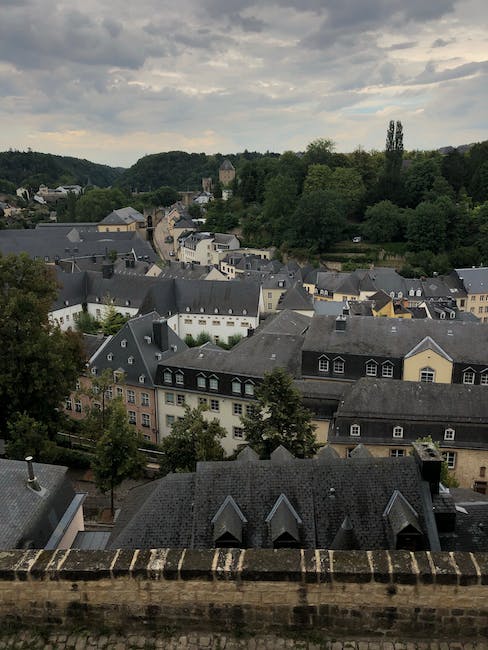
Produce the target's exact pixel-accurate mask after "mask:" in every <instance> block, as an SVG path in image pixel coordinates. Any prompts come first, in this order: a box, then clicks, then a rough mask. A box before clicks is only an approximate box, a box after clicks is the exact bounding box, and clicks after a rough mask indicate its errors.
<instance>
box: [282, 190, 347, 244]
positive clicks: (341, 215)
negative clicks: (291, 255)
mask: <svg viewBox="0 0 488 650" xmlns="http://www.w3.org/2000/svg"><path fill="white" fill-rule="evenodd" d="M346 225H347V224H346V218H345V205H344V199H343V197H342V196H340V195H339V194H338V193H337V192H335V191H332V190H321V191H315V192H309V193H308V194H303V195H302V197H301V199H300V201H299V202H298V206H297V209H296V210H295V213H294V214H293V217H292V218H291V223H290V226H289V229H288V231H287V232H286V237H285V241H287V242H288V244H289V246H290V247H297V248H307V249H308V250H309V251H310V252H312V253H314V252H317V251H318V252H324V251H326V250H328V249H329V248H330V247H331V246H332V244H334V243H336V242H338V241H340V239H341V238H342V236H343V234H344V231H345V228H346Z"/></svg>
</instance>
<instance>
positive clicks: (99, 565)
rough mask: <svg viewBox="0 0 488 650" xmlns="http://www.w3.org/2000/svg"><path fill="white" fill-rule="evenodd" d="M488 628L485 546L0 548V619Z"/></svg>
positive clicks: (77, 623)
mask: <svg viewBox="0 0 488 650" xmlns="http://www.w3.org/2000/svg"><path fill="white" fill-rule="evenodd" d="M9 624H10V625H14V626H15V625H16V624H22V626H32V627H36V628H39V627H42V626H49V625H50V626H58V627H64V628H66V629H70V628H77V629H79V628H80V627H82V626H86V627H89V628H93V629H104V630H105V629H113V630H133V629H138V628H144V629H162V628H168V629H171V630H185V631H188V630H191V629H198V630H208V631H210V632H219V631H227V632H229V633H234V634H235V633H240V632H242V633H245V632H251V633H281V632H283V631H299V632H303V633H307V631H309V632H314V633H315V632H317V631H319V630H322V631H324V633H327V634H329V635H330V634H338V635H339V634H349V635H357V636H358V635H375V636H378V635H388V636H396V637H397V638H398V637H399V638H407V637H410V638H414V637H429V636H432V637H443V636H446V637H449V638H451V639H453V638H466V637H468V636H469V637H486V636H488V553H484V554H476V555H473V554H471V553H454V554H453V553H431V552H422V553H415V554H413V553H409V552H407V551H395V552H387V551H368V552H362V551H361V552H360V551H349V552H346V551H324V550H317V551H314V550H280V551H273V550H268V549H263V550H257V549H248V550H239V549H231V550H224V549H220V550H219V549H217V550H204V551H197V550H190V549H183V550H177V549H156V550H152V551H150V550H136V551H128V550H118V551H76V550H71V551H53V552H51V551H35V550H29V551H20V550H19V551H17V550H15V551H0V626H2V625H3V626H5V625H9Z"/></svg>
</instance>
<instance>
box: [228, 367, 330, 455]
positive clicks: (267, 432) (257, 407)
mask: <svg viewBox="0 0 488 650" xmlns="http://www.w3.org/2000/svg"><path fill="white" fill-rule="evenodd" d="M311 417H312V416H311V413H310V411H308V410H307V409H306V408H305V407H304V406H303V403H302V397H301V395H300V393H299V392H298V390H297V389H296V388H295V387H294V386H293V383H292V378H291V376H290V375H289V374H288V373H287V372H286V371H285V370H284V369H283V368H275V369H274V370H272V371H271V372H267V373H265V374H264V380H263V383H262V384H261V385H260V386H259V387H258V388H256V403H254V404H252V405H251V409H250V413H249V415H245V416H242V417H241V421H242V424H243V427H244V434H245V436H246V441H247V443H248V444H249V445H250V446H251V447H252V448H253V449H254V450H255V451H256V452H257V453H258V454H259V455H260V456H261V458H269V455H270V454H271V452H272V451H274V450H275V449H276V448H277V447H279V445H283V446H284V447H286V448H287V449H288V451H290V452H291V453H292V454H294V455H295V456H297V457H298V458H309V457H311V456H313V455H314V454H315V452H316V451H317V447H318V445H317V441H316V438H315V433H314V430H315V427H314V425H313V424H312V422H311Z"/></svg>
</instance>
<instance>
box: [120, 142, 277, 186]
mask: <svg viewBox="0 0 488 650" xmlns="http://www.w3.org/2000/svg"><path fill="white" fill-rule="evenodd" d="M268 155H269V156H272V157H273V156H277V154H268ZM264 156H265V154H261V153H256V152H248V151H245V152H244V153H240V154H229V155H223V154H220V153H217V154H214V155H211V156H209V155H207V154H205V153H186V152H185V151H168V152H165V153H156V154H152V155H150V156H144V158H141V159H140V160H138V161H137V162H136V164H135V165H132V167H130V168H129V169H127V170H126V171H125V172H124V173H123V174H122V175H121V176H120V178H119V179H118V181H117V185H118V186H120V187H123V188H125V189H129V190H132V191H137V192H150V191H152V190H155V189H157V188H159V187H162V186H169V187H172V188H174V189H175V190H178V191H180V192H182V191H185V190H197V189H199V188H201V186H202V177H207V176H211V177H212V178H213V179H214V181H215V180H216V179H217V178H218V172H219V167H220V165H221V164H222V162H223V161H224V160H225V159H226V158H227V159H228V160H230V161H231V163H232V164H233V165H234V166H235V167H237V166H239V164H240V163H241V161H246V160H258V159H261V158H263V157H264Z"/></svg>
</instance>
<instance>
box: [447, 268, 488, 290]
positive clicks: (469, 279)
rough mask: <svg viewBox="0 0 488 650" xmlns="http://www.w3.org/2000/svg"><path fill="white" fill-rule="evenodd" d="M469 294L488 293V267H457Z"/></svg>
mask: <svg viewBox="0 0 488 650" xmlns="http://www.w3.org/2000/svg"><path fill="white" fill-rule="evenodd" d="M455 271H456V274H457V276H458V278H459V279H460V280H461V281H462V283H463V286H464V287H465V289H466V292H467V293H468V294H471V293H488V267H486V266H481V267H479V268H474V269H473V268H471V269H455Z"/></svg>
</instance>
